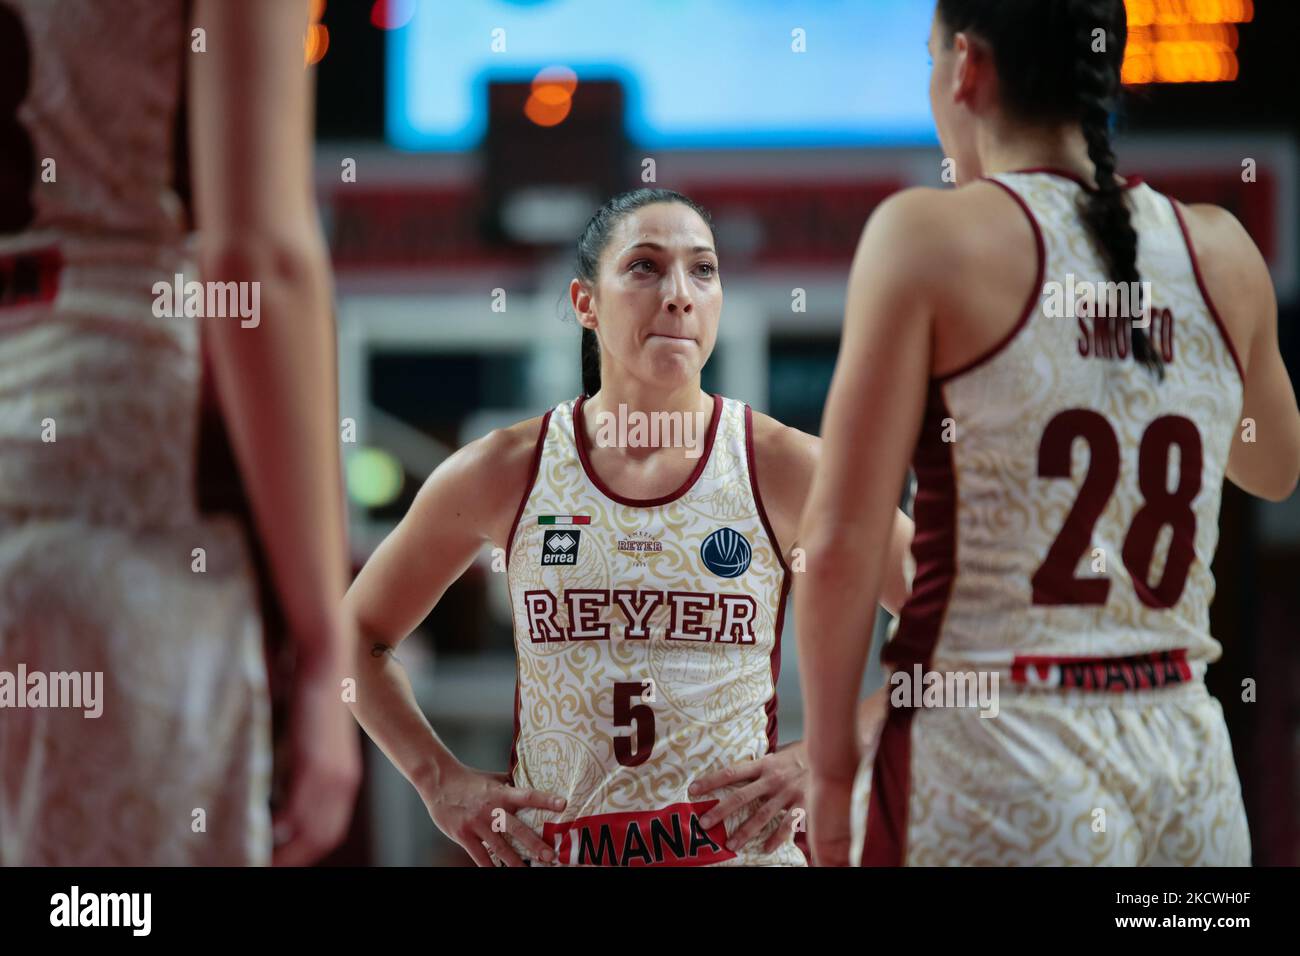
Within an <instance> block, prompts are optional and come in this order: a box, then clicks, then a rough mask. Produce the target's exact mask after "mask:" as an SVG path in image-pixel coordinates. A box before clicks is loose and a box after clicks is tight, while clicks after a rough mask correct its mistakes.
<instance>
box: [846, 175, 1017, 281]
mask: <svg viewBox="0 0 1300 956" xmlns="http://www.w3.org/2000/svg"><path fill="white" fill-rule="evenodd" d="M1004 241H1006V242H1011V243H1013V244H1015V243H1032V241H1033V233H1032V231H1031V230H1030V228H1029V227H1028V224H1027V222H1026V219H1025V215H1024V213H1023V212H1022V211H1020V210H1019V209H1017V208H1016V205H1015V202H1014V200H1013V199H1012V198H1011V197H1010V196H1008V195H1007V192H1006V190H1004V189H1002V188H1001V187H1000V186H998V185H996V184H994V183H992V182H988V181H985V180H980V181H978V182H974V183H970V184H968V185H965V186H962V187H961V188H960V189H933V188H929V187H923V186H917V187H913V188H911V189H904V190H902V191H901V192H897V193H895V194H894V195H892V196H890V197H889V198H888V199H886V200H885V201H884V202H882V203H881V204H880V205H879V206H877V207H876V209H875V211H874V212H873V213H872V215H871V218H870V219H869V220H868V221H867V225H866V228H865V229H864V230H863V232H862V238H861V240H860V241H859V244H858V259H857V261H856V262H855V264H854V271H855V274H856V275H858V276H862V277H863V278H864V281H865V274H866V271H867V267H870V270H869V271H870V281H872V282H879V281H882V280H885V281H890V282H893V283H895V284H897V285H899V286H900V287H908V288H912V289H917V288H919V289H931V288H934V287H941V286H945V285H947V284H949V283H950V282H952V281H953V280H954V279H959V278H960V274H961V270H962V269H963V268H965V267H967V266H969V267H972V268H975V267H979V265H980V263H981V261H982V259H983V258H984V257H985V256H986V255H987V254H988V252H989V251H990V250H1004V249H1005V247H1004V246H1003V245H1002V243H1003V242H1004Z"/></svg>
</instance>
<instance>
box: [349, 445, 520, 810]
mask: <svg viewBox="0 0 1300 956" xmlns="http://www.w3.org/2000/svg"><path fill="white" fill-rule="evenodd" d="M539 426H540V420H539V419H532V420H530V421H527V422H523V423H521V424H519V425H515V426H513V427H511V428H508V429H502V430H500V431H496V432H493V433H492V434H490V435H488V436H486V437H484V438H481V439H479V440H478V441H475V442H472V443H471V444H469V445H467V446H465V447H464V448H462V449H461V450H460V451H458V452H456V454H454V455H452V456H451V457H450V458H448V459H447V460H446V461H445V462H443V463H442V465H440V466H439V467H438V468H437V469H436V470H435V471H434V472H433V474H432V475H430V476H429V478H428V480H426V481H425V483H424V486H423V487H422V488H421V489H420V491H419V493H418V494H417V495H416V497H415V501H414V503H413V504H412V505H411V509H410V511H408V512H407V514H406V516H405V517H404V518H403V519H402V521H401V522H400V523H399V524H398V526H397V527H396V528H395V529H394V530H393V532H392V533H391V534H390V535H389V536H388V537H387V538H385V539H384V541H383V543H382V544H380V546H379V547H378V548H377V549H376V550H375V553H374V554H373V555H372V556H371V558H370V560H369V561H368V562H366V565H365V567H363V568H362V569H361V573H360V574H359V575H357V579H356V581H354V582H353V584H352V587H351V588H350V589H349V590H348V593H347V596H346V598H345V599H344V606H345V607H346V608H347V609H348V610H349V611H350V612H351V613H352V614H353V615H354V616H355V618H356V621H357V624H358V627H359V630H360V638H359V640H358V643H357V647H356V648H355V654H354V657H355V660H354V668H355V670H354V673H355V674H356V678H357V701H356V703H355V704H353V705H352V712H353V713H354V714H355V715H356V718H357V720H358V721H359V722H360V723H361V726H362V727H363V728H365V731H366V733H368V734H369V735H370V737H371V739H373V740H374V741H375V743H376V744H377V745H378V746H379V748H380V749H381V750H382V751H383V752H384V753H385V754H386V755H387V756H388V758H389V759H390V760H392V762H393V763H394V765H396V766H397V768H398V769H399V770H400V771H401V772H402V773H403V774H404V775H405V776H406V778H407V779H408V780H410V781H411V783H412V784H414V785H415V786H416V788H417V789H418V790H420V791H421V792H422V793H424V792H427V790H428V789H430V788H436V784H437V780H438V778H439V775H440V774H441V772H442V771H443V770H444V769H446V768H447V767H448V766H451V765H454V764H455V758H454V757H453V756H452V755H451V753H450V751H449V750H448V749H447V748H446V746H445V745H444V744H443V743H442V741H441V740H439V739H438V735H437V734H436V733H435V732H434V730H433V728H432V727H431V726H430V725H429V722H428V721H427V720H426V719H425V717H424V714H423V713H422V712H421V711H420V708H419V706H418V704H417V703H416V700H415V694H414V692H413V691H412V689H411V683H410V680H409V678H408V677H407V675H406V671H405V669H404V668H403V667H402V665H401V663H400V662H399V661H398V660H397V658H396V657H395V656H394V655H393V654H392V653H391V651H392V650H393V649H394V648H396V647H397V646H398V645H399V644H400V643H401V641H402V640H404V639H405V638H406V637H407V635H409V634H410V633H411V631H413V630H414V629H415V627H416V626H417V625H418V624H419V623H420V622H421V621H422V620H424V618H425V617H426V616H427V615H428V613H429V611H430V610H431V609H432V608H433V606H434V605H435V604H436V603H437V602H438V600H439V599H440V598H441V597H442V595H443V593H444V592H445V591H446V590H447V588H448V587H449V586H450V585H451V583H452V582H453V581H455V580H456V579H457V578H459V577H460V576H461V574H463V573H464V572H465V569H466V568H468V567H469V565H470V564H471V562H473V560H474V558H475V556H476V555H477V554H478V552H479V549H480V548H481V547H482V546H483V545H484V543H487V542H491V543H495V544H498V545H500V546H501V547H505V546H506V540H505V539H506V537H507V535H508V534H509V533H510V525H511V523H512V521H513V519H514V515H515V510H516V508H517V507H518V505H519V500H520V497H521V496H522V495H523V493H524V489H525V485H526V484H527V482H528V481H529V480H530V478H531V477H532V474H531V470H532V457H533V449H534V447H535V443H536V439H537V431H538V428H539Z"/></svg>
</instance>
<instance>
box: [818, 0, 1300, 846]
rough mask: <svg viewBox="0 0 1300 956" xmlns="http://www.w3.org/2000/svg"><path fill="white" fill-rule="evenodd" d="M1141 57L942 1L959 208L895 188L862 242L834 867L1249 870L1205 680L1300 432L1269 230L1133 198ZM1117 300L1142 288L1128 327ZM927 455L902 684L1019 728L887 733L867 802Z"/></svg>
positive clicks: (821, 686) (828, 437) (849, 406)
mask: <svg viewBox="0 0 1300 956" xmlns="http://www.w3.org/2000/svg"><path fill="white" fill-rule="evenodd" d="M1125 38H1126V19H1125V10H1124V5H1123V3H1122V2H1121V0H1050V2H1048V0H940V2H939V3H938V8H937V13H936V16H935V19H934V24H933V29H932V33H931V37H930V50H931V54H932V57H933V61H934V62H933V71H932V80H931V88H930V93H931V102H932V107H933V110H934V115H935V120H936V122H937V125H938V128H939V134H940V138H941V140H942V143H943V146H944V150H945V154H946V155H947V156H948V157H950V158H951V159H953V160H955V163H956V170H957V174H958V180H959V182H960V183H961V188H959V189H957V190H955V191H935V190H928V189H917V190H909V191H907V192H905V193H902V194H900V195H898V196H896V197H894V198H893V199H891V200H889V201H887V202H886V203H884V204H883V205H882V206H881V207H880V208H879V209H878V210H877V211H876V213H875V214H874V215H873V217H872V219H871V222H870V223H869V224H868V226H867V228H866V230H865V233H864V235H863V237H862V240H861V244H860V246H859V248H858V253H857V257H856V260H855V262H854V265H853V271H852V277H851V279H850V284H849V294H848V306H847V309H848V314H847V318H846V327H845V333H844V339H843V342H842V345H841V350H840V359H839V365H838V368H837V369H836V373H835V378H834V382H833V385H832V388H831V393H830V398H829V400H828V404H827V407H826V413H825V420H824V426H823V440H824V441H825V448H824V451H823V454H822V459H821V464H820V466H819V469H818V471H817V475H816V478H815V480H814V483H813V487H812V492H811V496H810V500H809V503H808V507H807V510H806V512H805V514H804V518H803V522H802V526H801V533H800V539H801V541H802V542H803V544H804V546H805V547H806V548H807V549H808V557H809V562H808V573H807V574H806V576H805V578H806V580H805V581H804V582H803V586H802V588H801V590H800V593H799V595H798V599H797V601H798V608H797V610H798V615H797V626H798V631H797V633H798V637H799V642H800V660H801V672H802V678H803V686H804V690H805V695H804V696H805V703H806V708H807V713H808V728H807V733H808V743H809V748H810V750H809V752H810V758H811V761H812V768H813V780H812V791H813V793H812V805H811V817H812V832H811V836H812V843H813V848H814V853H815V855H816V857H817V859H818V860H819V862H823V863H832V864H843V863H846V862H848V861H849V859H850V856H851V855H852V857H853V858H854V859H857V858H859V856H860V858H861V861H862V862H864V863H871V864H901V863H911V864H923V865H924V864H945V863H946V864H1120V865H1134V864H1149V865H1177V864H1221V865H1232V864H1236V865H1242V864H1247V863H1248V862H1249V859H1250V839H1249V834H1248V832H1247V825H1246V818H1245V813H1244V810H1243V807H1242V800H1241V790H1240V785H1239V783H1238V780H1237V773H1236V768H1235V766H1234V764H1233V756H1232V748H1231V744H1230V741H1229V739H1228V732H1227V728H1226V726H1225V724H1224V720H1223V714H1222V710H1221V708H1220V706H1219V703H1218V701H1217V700H1215V699H1214V698H1212V697H1211V696H1210V695H1209V694H1208V692H1207V691H1206V688H1205V685H1204V683H1203V675H1204V672H1205V668H1206V665H1207V664H1209V663H1210V662H1212V661H1214V660H1215V659H1217V658H1218V657H1219V655H1220V651H1221V649H1220V646H1219V644H1218V643H1217V642H1216V641H1215V640H1214V638H1213V637H1211V635H1210V633H1209V605H1210V601H1211V598H1212V596H1213V590H1214V580H1213V577H1212V575H1211V572H1210V565H1211V561H1212V560H1213V557H1214V550H1215V545H1216V543H1217V539H1218V517H1219V499H1220V491H1221V488H1222V484H1223V479H1224V476H1225V475H1226V476H1227V477H1228V478H1230V479H1231V480H1232V481H1233V482H1234V483H1235V484H1237V485H1238V486H1239V487H1241V488H1242V489H1244V490H1245V491H1247V492H1249V493H1251V494H1254V495H1257V496H1259V497H1262V498H1265V499H1268V500H1272V501H1278V500H1282V499H1284V498H1286V497H1287V496H1288V495H1290V494H1291V493H1292V491H1293V490H1294V488H1295V486H1296V480H1297V473H1298V472H1300V414H1298V413H1297V409H1296V401H1295V393H1294V391H1293V388H1292V385H1291V382H1290V379H1289V377H1288V375H1287V371H1286V369H1285V367H1284V366H1283V363H1282V359H1281V356H1280V353H1279V350H1278V332H1277V305H1276V301H1275V298H1274V293H1273V288H1272V284H1271V281H1270V276H1269V273H1268V270H1267V268H1266V266H1265V263H1264V261H1263V259H1262V257H1261V256H1260V253H1259V251H1258V250H1257V249H1256V247H1255V245H1254V243H1253V242H1252V241H1251V239H1250V237H1249V236H1248V235H1247V234H1246V232H1245V231H1244V230H1243V229H1242V227H1241V226H1240V225H1239V224H1238V223H1237V222H1236V220H1234V219H1233V218H1232V217H1231V216H1230V215H1228V214H1227V213H1225V212H1224V211H1223V210H1221V209H1218V208H1215V207H1208V206H1200V207H1196V206H1194V207H1183V206H1182V205H1180V204H1179V203H1177V202H1176V201H1173V200H1171V199H1169V198H1167V197H1165V196H1163V195H1161V194H1159V193H1157V192H1155V191H1154V190H1152V189H1151V188H1149V187H1147V186H1145V185H1142V184H1141V183H1139V182H1138V181H1137V180H1128V181H1124V180H1121V179H1120V178H1118V177H1117V176H1116V173H1115V166H1116V160H1115V156H1114V154H1113V152H1112V149H1111V144H1110V132H1109V109H1110V107H1111V105H1112V103H1113V100H1114V97H1115V96H1116V94H1117V93H1118V91H1119V85H1120V79H1119V77H1120V65H1121V63H1122V61H1123V56H1124V47H1125ZM1110 282H1113V283H1125V284H1126V286H1125V290H1124V291H1125V292H1130V293H1137V292H1138V291H1139V290H1140V289H1141V288H1142V287H1141V286H1138V285H1136V284H1138V283H1149V284H1150V285H1149V295H1147V294H1145V293H1143V294H1132V295H1130V296H1129V298H1128V299H1127V301H1129V302H1130V307H1129V308H1128V309H1123V308H1122V307H1121V311H1120V313H1119V314H1117V313H1116V311H1115V310H1114V306H1108V304H1107V302H1106V299H1107V297H1108V293H1107V292H1105V284H1106V283H1110ZM1130 283H1132V284H1134V285H1133V286H1129V285H1127V284H1130ZM1084 287H1089V288H1090V289H1092V290H1094V291H1095V293H1096V294H1095V295H1094V296H1093V299H1092V301H1091V302H1089V301H1088V299H1087V298H1086V297H1085V296H1080V297H1079V298H1078V299H1077V300H1076V299H1074V293H1073V292H1071V293H1068V294H1069V295H1070V296H1071V298H1072V301H1071V303H1069V305H1067V311H1065V312H1061V311H1060V309H1059V304H1060V290H1061V289H1070V290H1075V289H1078V290H1082V289H1084ZM1053 289H1055V290H1056V293H1055V295H1056V296H1057V302H1056V305H1054V304H1053V295H1054V293H1053ZM1144 298H1145V301H1143V299H1144ZM1111 301H1112V302H1115V301H1126V300H1116V299H1112V300H1111ZM1075 305H1077V306H1078V308H1077V312H1071V311H1069V309H1070V307H1072V306H1075ZM1246 419H1249V420H1250V421H1252V422H1253V423H1254V428H1255V429H1256V430H1257V440H1256V441H1254V442H1253V443H1252V442H1250V441H1249V440H1243V432H1242V431H1241V429H1242V426H1243V420H1246ZM909 456H910V457H911V460H912V467H913V469H914V470H915V473H916V477H917V481H918V489H917V492H916V505H915V517H916V535H915V541H914V543H913V553H914V555H915V558H916V562H917V571H916V578H915V583H914V587H913V589H912V593H911V595H910V597H909V599H908V601H907V604H906V606H905V607H904V609H903V613H902V617H901V622H900V625H899V628H898V631H897V634H896V636H895V637H894V638H893V640H892V641H891V642H890V643H889V644H888V645H887V646H886V648H885V652H884V659H885V662H886V664H887V665H888V666H889V667H890V668H891V669H892V670H893V671H894V672H895V675H902V676H903V677H905V678H907V679H908V680H910V679H912V677H913V675H914V674H915V673H916V672H917V670H921V671H922V672H934V673H938V674H940V675H951V674H961V673H967V674H974V673H976V672H984V673H988V672H993V674H995V675H997V676H999V677H1000V678H1001V680H1000V683H999V685H997V686H1000V687H1001V688H1002V690H1003V692H1002V693H1001V695H1000V705H999V710H998V713H997V715H996V716H993V717H981V715H980V711H979V710H978V709H977V708H975V707H969V706H968V707H964V708H963V707H960V706H951V704H952V701H948V702H947V703H948V704H949V706H945V707H937V708H930V707H919V708H915V707H900V708H891V709H890V712H889V716H888V718H887V722H886V727H885V730H884V732H883V735H882V738H881V742H880V746H879V749H878V751H877V754H876V757H875V760H874V770H873V768H872V766H871V765H864V766H863V768H862V770H863V772H862V775H861V777H860V779H859V782H860V783H863V784H865V783H866V782H867V781H868V780H869V781H870V797H869V800H868V798H867V797H866V796H865V787H863V788H861V789H860V790H859V793H858V795H857V796H856V798H855V799H854V800H852V801H851V796H850V795H851V785H852V783H853V780H854V774H855V770H857V769H858V760H859V753H858V742H857V740H856V739H855V738H854V736H853V735H852V734H851V733H849V732H847V730H846V724H845V721H846V720H847V719H848V717H849V716H850V715H851V714H852V713H853V706H854V700H855V698H856V694H857V689H858V685H859V682H860V677H861V674H862V669H863V663H864V661H865V658H866V653H867V650H868V643H869V642H868V641H867V640H865V639H864V635H865V634H867V633H869V632H868V630H867V629H866V627H865V625H866V623H867V622H868V621H869V620H870V618H871V616H872V614H873V613H874V606H875V597H876V594H877V593H878V591H879V589H880V583H881V580H882V575H883V574H884V573H885V569H886V568H887V567H888V566H887V564H886V563H885V544H886V541H887V540H888V539H889V535H890V529H891V527H892V524H893V521H892V505H893V503H894V502H895V501H896V498H897V495H898V490H899V487H900V485H901V484H902V481H903V479H904V476H905V474H906V470H907V462H908V458H909ZM1098 555H1101V556H1102V558H1103V559H1104V564H1098V563H1097V562H1098ZM908 696H909V697H911V694H909V695H908ZM851 802H852V803H853V804H854V805H853V810H854V811H855V812H856V817H857V820H858V823H859V829H858V831H857V833H856V835H854V836H853V837H852V839H851V838H850V804H851Z"/></svg>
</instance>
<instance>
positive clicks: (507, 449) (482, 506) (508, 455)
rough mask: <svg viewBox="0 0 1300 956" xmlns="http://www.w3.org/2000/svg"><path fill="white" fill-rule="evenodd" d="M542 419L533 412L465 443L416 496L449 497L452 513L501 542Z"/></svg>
mask: <svg viewBox="0 0 1300 956" xmlns="http://www.w3.org/2000/svg"><path fill="white" fill-rule="evenodd" d="M544 419H545V416H542V415H539V416H537V417H535V418H529V419H527V420H525V421H522V422H518V423H516V424H514V425H510V426H507V427H505V428H496V429H493V430H492V431H490V432H488V433H487V434H486V435H484V436H483V437H482V438H477V439H475V440H474V441H472V442H470V443H468V444H467V445H465V446H464V447H462V448H461V449H459V450H458V451H457V452H456V453H455V454H453V455H452V456H451V457H449V458H448V459H447V460H446V461H444V462H443V463H442V464H441V465H439V466H438V467H437V468H436V469H435V470H434V472H433V474H431V475H430V476H429V478H428V479H427V480H426V481H425V484H424V488H422V489H421V491H420V497H423V498H427V499H429V500H431V501H433V500H436V501H438V502H439V503H440V504H441V505H445V504H446V503H447V502H448V501H453V502H455V503H456V506H455V507H456V514H457V516H459V517H462V518H463V517H465V516H466V513H468V515H469V516H471V517H473V518H474V519H476V520H475V522H474V523H475V524H476V525H477V526H478V527H479V528H480V529H481V530H482V532H483V535H484V537H487V538H490V539H491V540H493V541H496V542H498V543H503V542H504V540H505V538H506V537H508V536H509V533H510V526H511V525H512V524H513V522H514V515H515V511H516V510H517V509H518V507H519V502H520V500H521V499H522V498H523V495H524V494H525V493H526V492H527V490H528V485H529V484H530V483H531V482H532V480H533V469H534V465H535V459H536V451H537V443H538V439H539V437H540V435H541V427H542V422H543V421H544ZM444 517H446V516H445V515H444Z"/></svg>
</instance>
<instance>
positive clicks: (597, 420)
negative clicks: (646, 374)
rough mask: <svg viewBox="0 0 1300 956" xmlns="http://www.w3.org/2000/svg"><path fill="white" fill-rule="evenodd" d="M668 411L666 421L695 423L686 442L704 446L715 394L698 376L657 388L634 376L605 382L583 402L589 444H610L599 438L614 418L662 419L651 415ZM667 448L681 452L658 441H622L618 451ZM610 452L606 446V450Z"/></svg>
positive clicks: (643, 453)
mask: <svg viewBox="0 0 1300 956" xmlns="http://www.w3.org/2000/svg"><path fill="white" fill-rule="evenodd" d="M665 412H667V413H668V418H667V419H666V420H667V421H674V420H675V421H679V422H683V423H686V422H689V423H690V425H691V426H692V427H691V430H690V436H694V437H690V436H687V437H686V438H685V440H686V441H687V444H688V445H689V446H691V447H700V448H702V447H703V445H702V442H703V440H704V435H705V433H706V432H707V430H708V427H709V422H710V419H711V417H712V412H713V398H712V397H711V396H709V395H708V394H706V393H705V392H703V391H702V390H701V389H700V383H699V381H698V380H697V381H694V382H691V383H689V384H688V385H684V386H681V387H679V388H675V389H656V388H650V387H647V386H645V385H644V384H642V383H640V382H637V381H635V380H632V381H617V380H616V381H614V382H612V383H611V384H610V385H608V386H606V385H602V387H601V389H600V391H598V392H597V393H596V394H595V395H594V396H592V397H591V398H590V399H589V400H588V401H587V402H586V403H584V404H583V407H582V419H583V425H584V427H585V429H586V432H587V436H586V437H587V440H588V443H589V446H592V445H598V446H608V445H609V444H610V443H609V442H608V441H600V440H599V439H600V434H601V433H600V429H602V428H608V426H609V424H610V423H611V422H615V423H617V422H628V423H629V424H631V423H634V422H637V421H638V420H640V421H641V422H646V421H662V420H665V419H662V418H655V417H652V416H661V415H662V414H663V413H665ZM683 434H685V433H683ZM665 451H667V453H668V454H670V455H671V456H674V457H676V456H677V455H679V454H680V453H681V451H680V449H678V448H676V447H668V448H666V447H665V446H663V445H662V444H661V443H659V442H649V443H648V444H633V445H628V446H624V445H623V444H622V443H619V448H618V450H617V451H616V452H615V454H617V455H618V456H620V457H623V458H627V459H637V460H645V459H649V458H652V457H655V456H656V455H659V454H662V453H664V452H665ZM610 453H611V452H610V450H609V449H608V447H606V450H605V452H604V454H606V455H608V454H610ZM651 497H653V495H652V496H651Z"/></svg>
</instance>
